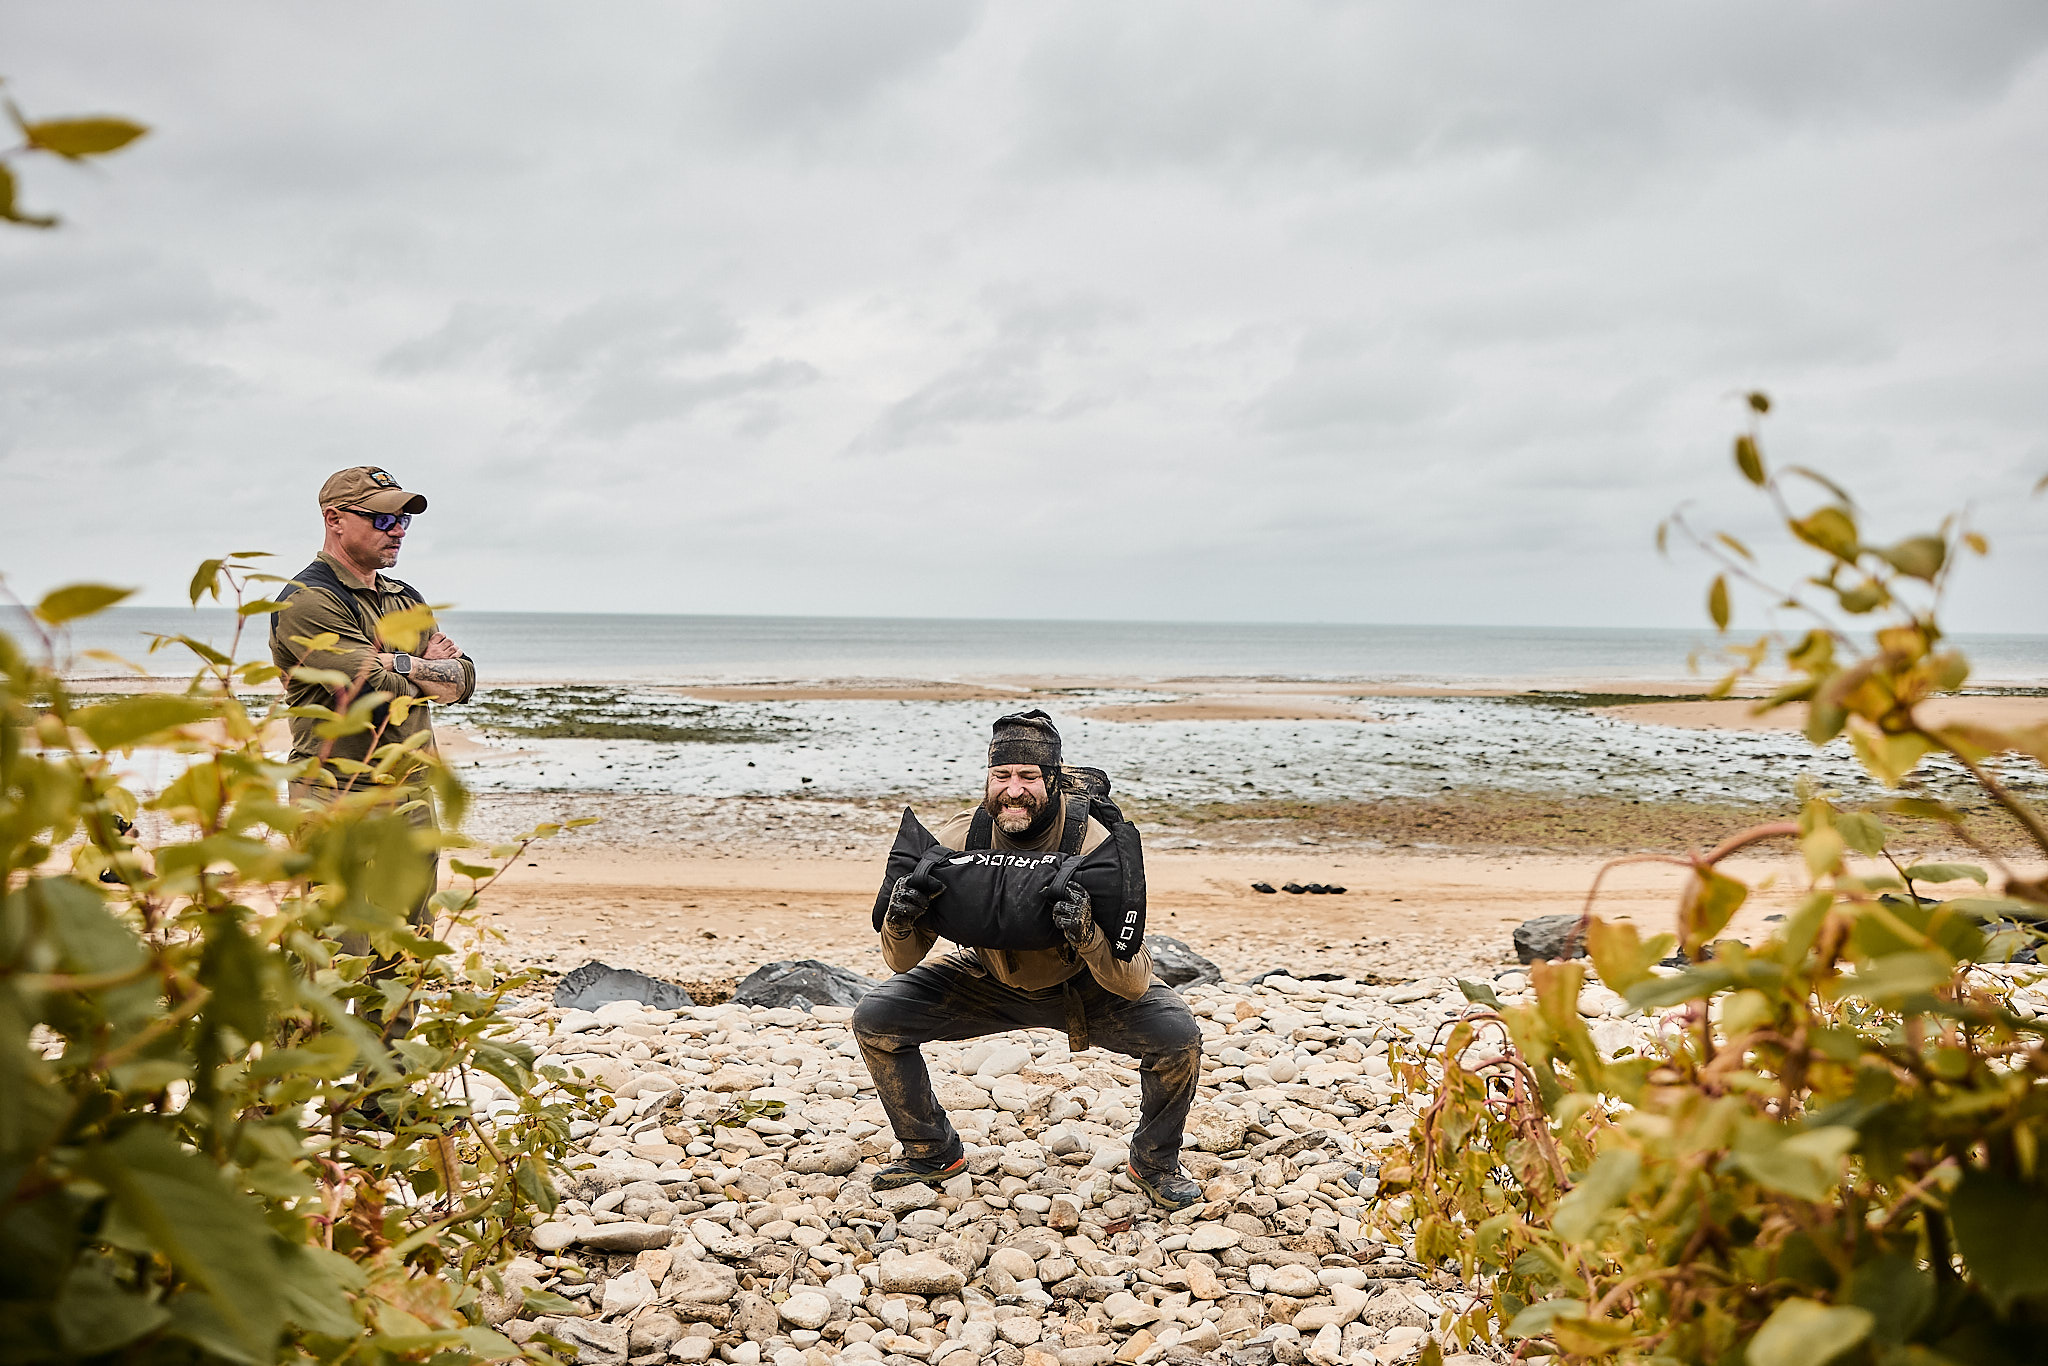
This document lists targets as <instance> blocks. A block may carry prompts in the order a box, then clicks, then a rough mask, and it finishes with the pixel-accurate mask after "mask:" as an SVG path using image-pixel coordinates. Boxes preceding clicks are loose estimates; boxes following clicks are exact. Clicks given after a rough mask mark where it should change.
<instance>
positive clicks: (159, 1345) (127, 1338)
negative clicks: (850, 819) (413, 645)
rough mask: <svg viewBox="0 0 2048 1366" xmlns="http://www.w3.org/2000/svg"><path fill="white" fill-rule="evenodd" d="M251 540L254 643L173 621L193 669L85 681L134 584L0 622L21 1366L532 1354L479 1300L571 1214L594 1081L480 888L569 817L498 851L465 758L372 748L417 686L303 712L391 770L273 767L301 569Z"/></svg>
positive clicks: (226, 587)
mask: <svg viewBox="0 0 2048 1366" xmlns="http://www.w3.org/2000/svg"><path fill="white" fill-rule="evenodd" d="M257 558H258V557H256V556H254V555H251V554H239V555H232V556H225V557H222V558H220V559H216V560H209V561H207V562H206V564H204V565H203V566H201V569H200V571H199V573H198V574H197V575H196V576H195V577H194V579H193V581H192V590H191V596H192V599H193V601H194V602H195V603H197V602H198V601H199V599H200V598H201V597H202V596H204V595H208V594H210V595H212V596H213V597H215V598H217V599H223V600H227V601H231V602H232V603H233V604H234V610H235V621H236V623H237V626H236V631H235V638H234V640H233V641H232V642H231V643H230V644H229V645H228V647H227V648H225V649H219V648H215V647H214V646H213V645H210V644H208V643H206V642H204V641H200V640H198V639H195V638H192V637H188V636H169V637H160V638H158V639H157V640H156V641H155V643H154V645H153V646H152V649H156V648H171V649H178V650H182V651H185V652H187V653H189V655H190V656H191V657H192V658H193V660H194V668H193V672H192V674H191V675H190V677H189V679H188V680H187V681H186V682H185V684H184V685H183V686H182V687H179V688H177V689H175V690H167V691H140V692H133V693H131V694H128V695H123V696H119V697H116V698H112V699H108V700H94V699H93V698H92V697H90V696H81V695H78V694H77V693H75V692H74V691H73V689H72V688H71V687H70V686H69V685H68V684H67V683H66V681H65V677H64V674H63V671H62V670H61V668H60V667H59V666H60V664H61V663H62V662H63V659H62V656H63V642H64V639H65V633H66V628H67V626H68V625H69V623H71V622H72V621H75V620H77V619H79V618H81V617H84V616H87V615H90V614H91V613H94V612H98V611H102V610H105V609H106V608H107V607H109V606H111V605H113V604H115V603H117V602H119V601H120V600H121V599H123V598H124V597H126V596H127V593H126V592H125V591H124V590H121V589H116V588H110V587H106V586H102V585H96V584H81V585H74V586H71V587H67V588H60V589H58V590H56V591H55V592H53V593H50V594H49V595H47V596H46V597H44V598H43V599H42V600H41V601H40V602H39V603H37V604H36V605H35V606H34V607H33V609H24V612H25V615H26V617H27V620H28V623H29V637H30V638H29V640H28V641H27V643H26V644H23V643H18V642H17V641H16V640H15V639H14V638H12V637H9V636H7V635H0V1097H4V1100H0V1249H4V1250H5V1253H6V1255H5V1257H4V1258H0V1361H7V1362H40V1361H74V1360H95V1359H105V1360H109V1361H112V1360H116V1359H118V1360H121V1361H137V1362H140V1361H159V1360H161V1361H177V1362H214V1361H218V1362H241V1363H254V1364H261V1363H269V1362H273V1361H280V1360H317V1361H341V1360H344V1359H346V1360H350V1361H356V1362H373V1363H374V1362H398V1361H426V1360H432V1361H434V1362H436V1363H441V1364H442V1366H455V1364H456V1363H460V1362H466V1361H481V1360H497V1359H504V1358H510V1357H516V1356H519V1355H522V1354H523V1349H522V1348H520V1347H519V1346H517V1345H515V1344H514V1343H512V1342H511V1341H509V1340H507V1339H506V1338H504V1337H502V1336H500V1335H499V1334H498V1333H497V1332H495V1331H493V1330H492V1329H491V1328H489V1327H488V1326H487V1325H486V1324H485V1323H483V1321H482V1319H481V1311H480V1307H479V1294H480V1292H481V1291H482V1290H483V1289H486V1288H489V1287H490V1286H491V1285H492V1284H493V1277H494V1276H495V1274H496V1268H498V1267H499V1266H501V1265H502V1264H503V1263H504V1262H506V1261H507V1260H509V1259H510V1257H511V1256H512V1255H513V1253H514V1250H515V1248H514V1244H515V1240H516V1239H517V1238H518V1237H519V1235H520V1232H521V1230H522V1229H524V1228H525V1227H527V1226H529V1225H530V1224H531V1223H533V1222H535V1221H536V1220H537V1219H539V1218H542V1217H545V1215H546V1214H547V1212H548V1211H550V1210H551V1209H552V1208H553V1207H554V1204H555V1199H556V1192H555V1180H556V1174H557V1171H558V1170H559V1167H560V1164H561V1162H562V1161H563V1160H564V1158H565V1156H566V1153H567V1151H568V1141H569V1124H570V1122H571V1119H572V1118H574V1117H576V1116H577V1115H579V1114H580V1113H581V1102H582V1098H583V1096H584V1094H585V1092H586V1090H587V1088H586V1087H585V1086H584V1085H583V1084H582V1083H580V1082H578V1081H576V1080H574V1079H570V1078H566V1077H563V1076H561V1075H560V1074H559V1071H558V1070H550V1071H549V1073H548V1075H545V1076H542V1075H536V1071H535V1065H534V1054H533V1052H532V1050H531V1049H529V1048H528V1047H527V1046H526V1045H525V1044H524V1043H522V1042H520V1041H518V1040H517V1039H516V1038H515V1037H514V1028H515V1026H514V1021H513V1020H512V1019H511V1018H509V1017H508V1016H507V1015H506V1013H505V1011H506V1008H507V1006H508V1004H509V1002H508V995H509V994H510V993H513V992H516V991H518V990H519V989H521V988H523V987H526V986H528V985H530V983H531V980H532V978H531V975H530V974H527V973H522V972H511V971H508V970H507V969H505V968H503V967H501V966H498V965H496V964H495V963H494V962H493V961H492V959H491V957H490V955H489V936H488V934H486V933H485V931H484V929H483V927H482V925H481V924H480V921H479V915H478V908H479V896H480V894H481V893H483V892H484V891H485V890H486V889H487V888H488V887H489V885H490V884H491V882H492V881H493V880H494V879H495V878H496V877H497V876H499V875H500V873H501V872H502V871H503V870H504V869H505V868H506V867H507V866H509V865H510V864H511V863H512V862H513V861H515V860H516V859H518V858H519V856H520V855H521V854H522V853H523V852H524V851H525V849H526V848H527V846H528V845H529V844H530V843H531V842H532V841H534V840H537V839H544V838H546V837H548V836H549V835H552V834H554V833H556V832H557V830H558V829H559V828H560V827H557V826H553V825H543V826H540V827H537V828H536V829H534V830H532V831H530V832H528V833H527V834H525V835H523V836H521V837H519V838H518V839H516V840H513V841H510V842H508V843H506V844H504V845H500V846H498V847H495V848H492V849H489V850H478V849H472V848H470V847H469V846H468V843H467V841H466V840H464V839H463V838H462V837H461V836H459V835H458V834H455V833H453V830H454V828H455V827H456V826H457V825H458V824H459V821H460V819H461V814H462V810H463V805H464V793H463V790H462V788H461V786H460V784H458V783H457V782H456V781H455V779H454V778H453V777H452V775H450V774H449V773H448V772H447V770H446V769H445V768H443V767H442V766H441V765H440V764H439V763H438V762H437V761H435V759H434V758H433V756H432V755H431V754H430V753H426V752H424V751H422V750H421V749H420V748H418V747H417V746H416V745H414V744H396V743H392V744H382V743H377V742H379V741H381V739H382V728H384V727H388V726H389V725H391V724H392V722H393V718H394V717H395V716H396V715H398V714H401V713H402V709H403V708H404V707H405V706H406V705H407V704H408V703H409V701H410V699H404V698H390V697H385V696H382V695H378V694H374V693H364V692H362V691H360V690H359V689H353V690H352V689H350V688H348V687H346V686H343V687H342V688H341V691H340V694H339V695H338V696H337V698H336V705H335V706H333V707H331V708H327V707H316V708H310V709H301V710H300V711H299V712H297V713H296V714H298V715H301V716H306V717H309V718H310V719H313V720H314V721H316V722H317V725H318V733H319V734H320V735H321V736H322V737H324V738H325V739H327V740H328V741H329V742H330V743H331V742H332V741H333V740H336V739H339V738H341V737H344V736H348V735H355V734H361V733H364V732H366V731H368V732H372V740H373V744H372V752H371V755H370V758H369V760H368V761H367V762H359V763H352V764H344V763H342V761H340V760H335V759H331V758H324V757H315V758H312V759H307V760H303V761H299V762H285V761H282V760H280V759H278V758H277V757H275V756H274V755H273V754H272V753H271V752H270V751H269V750H268V749H267V748H266V745H265V743H264V736H265V733H266V731H274V729H275V728H276V727H278V726H280V725H281V724H282V721H283V719H284V709H283V707H282V704H281V702H279V701H278V700H277V698H276V696H275V694H274V693H267V692H262V691H259V690H262V689H265V688H266V687H267V686H268V685H270V684H273V683H275V682H276V681H277V678H278V671H277V669H276V667H275V666H274V665H272V664H271V663H269V662H268V661H255V662H238V660H237V651H238V648H239V646H240V642H241V636H242V628H243V626H245V625H246V624H247V623H250V622H252V621H256V622H261V621H264V620H265V619H266V614H267V613H268V612H269V611H270V610H271V609H272V608H273V607H274V606H275V603H274V602H273V601H272V600H270V599H269V598H266V597H257V596H254V595H253V594H252V592H251V591H250V590H251V589H252V588H253V587H254V586H255V585H259V584H275V583H278V582H280V580H278V579H276V578H275V576H270V575H265V574H262V573H260V572H258V571H257V569H256V568H255V564H256V560H257ZM404 624H405V623H402V622H393V623H391V625H392V627H393V628H394V629H396V628H398V627H400V626H403V625H404ZM346 682H347V681H346V680H343V683H344V684H346ZM387 704H388V705H387ZM380 708H381V709H380ZM138 775H154V777H153V779H152V783H151V786H149V787H144V786H143V785H142V784H141V782H140V781H139V780H138ZM293 781H300V782H313V783H316V784H319V783H325V784H328V785H330V786H331V788H332V789H333V790H332V791H331V793H330V795H329V796H328V797H327V798H326V799H324V800H320V801H313V800H301V801H297V802H294V801H288V800H286V798H285V795H284V794H285V790H286V785H287V784H288V783H291V782H293ZM429 803H431V804H432V805H434V806H436V807H438V809H439V811H440V813H441V817H442V821H441V823H440V824H439V825H437V824H436V823H435V822H433V821H430V820H423V819H421V816H422V813H423V811H424V809H425V807H426V805H427V804H429ZM576 823H578V824H580V823H582V822H576ZM442 850H447V851H449V852H450V853H451V854H452V857H451V858H450V862H449V866H450V867H451V869H452V870H453V872H454V874H455V875H456V885H454V886H452V887H450V888H448V889H446V890H440V891H434V890H433V888H432V885H431V882H430V878H431V872H430V870H431V866H432V864H431V856H432V855H435V854H436V853H438V852H440V851H442ZM423 899H425V902H426V905H427V907H428V908H429V915H428V917H427V919H426V921H425V922H423V923H415V922H414V921H413V920H412V919H410V918H409V913H410V912H412V911H413V908H415V907H416V906H418V905H419V904H420V903H421V902H422V900H423ZM531 1354H532V1355H536V1356H538V1355H539V1351H538V1349H534V1350H533V1351H532V1353H531Z"/></svg>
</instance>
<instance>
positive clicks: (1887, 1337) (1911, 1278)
mask: <svg viewBox="0 0 2048 1366" xmlns="http://www.w3.org/2000/svg"><path fill="white" fill-rule="evenodd" d="M1843 1290H1844V1294H1843V1298H1844V1299H1846V1300H1848V1301H1849V1302H1850V1303H1851V1304H1855V1305H1858V1306H1860V1307H1862V1308H1864V1309H1868V1310H1869V1311H1870V1315H1871V1318H1872V1320H1873V1328H1872V1336H1873V1337H1875V1338H1876V1339H1877V1340H1878V1341H1879V1342H1883V1343H1903V1342H1905V1341H1906V1340H1907V1339H1909V1338H1911V1337H1912V1336H1913V1334H1915V1333H1917V1332H1919V1331H1920V1326H1921V1325H1922V1324H1924V1323H1926V1322H1927V1319H1928V1316H1929V1315H1930V1314H1932V1313H1933V1312H1934V1276H1933V1274H1932V1273H1931V1272H1929V1271H1927V1270H1925V1269H1924V1268H1922V1267H1921V1265H1920V1259H1919V1258H1918V1257H1915V1256H1913V1255H1912V1254H1910V1253H1905V1252H1893V1253H1889V1254H1887V1255H1885V1256H1882V1257H1874V1258H1872V1259H1871V1260H1869V1261H1867V1262H1859V1263H1857V1265H1856V1267H1855V1269H1854V1270H1853V1271H1851V1272H1850V1274H1849V1283H1848V1285H1846V1286H1844V1287H1843Z"/></svg>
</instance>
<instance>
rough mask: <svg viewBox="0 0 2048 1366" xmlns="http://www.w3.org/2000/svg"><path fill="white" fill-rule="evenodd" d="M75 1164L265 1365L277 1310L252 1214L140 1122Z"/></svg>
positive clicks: (263, 1233)
mask: <svg viewBox="0 0 2048 1366" xmlns="http://www.w3.org/2000/svg"><path fill="white" fill-rule="evenodd" d="M84 1165H85V1167H86V1169H87V1171H88V1172H89V1173H90V1174H91V1175H92V1177H93V1179H94V1180H96V1181H98V1182H99V1183H100V1184H101V1185H102V1186H104V1187H106V1188H107V1191H108V1193H109V1194H110V1195H111V1197H112V1203H113V1210H114V1213H115V1214H116V1215H117V1216H118V1217H119V1218H120V1219H121V1220H122V1221H123V1222H124V1223H126V1224H127V1225H129V1226H130V1227H132V1228H133V1229H135V1230H136V1231H137V1232H139V1233H140V1234H141V1236H142V1237H143V1239H144V1240H146V1242H147V1243H148V1245H149V1246H150V1247H151V1248H153V1249H155V1251H157V1252H158V1253H159V1254H161V1255H162V1256H163V1258H164V1259H165V1260H166V1261H168V1262H169V1263H170V1264H171V1265H172V1267H174V1268H175V1269H176V1270H177V1273H178V1275H179V1277H180V1278H181V1279H183V1280H184V1281H185V1282H186V1283H187V1284H189V1285H191V1286H192V1287H193V1288H194V1289H195V1290H197V1291H198V1292H199V1293H201V1294H202V1295H203V1296H204V1297H205V1300H206V1307H207V1309H209V1310H210V1311H211V1313H212V1315H213V1316H215V1317H217V1318H218V1320H219V1321H220V1324H221V1325H222V1327H223V1328H224V1329H225V1331H226V1333H227V1334H228V1336H229V1337H230V1338H231V1340H232V1341H233V1342H234V1343H235V1344H238V1345H239V1346H240V1347H241V1348H242V1350H243V1352H244V1353H245V1354H246V1358H247V1359H248V1360H251V1361H255V1362H262V1363H268V1362H269V1361H270V1360H271V1359H272V1357H273V1356H274V1355H275V1354H276V1351H277V1343H278V1339H279V1337H280V1336H281V1335H282V1334H283V1332H284V1314H283V1306H282V1305H281V1304H280V1303H279V1301H278V1298H277V1296H276V1294H275V1293H274V1290H273V1287H274V1286H275V1284H276V1281H277V1278H278V1274H279V1268H278V1261H277V1255H276V1253H275V1252H274V1251H273V1250H272V1241H273V1235H272V1234H271V1232H270V1226H269V1225H268V1224H267V1223H266V1222H265V1221H264V1218H263V1215H262V1213H261V1211H260V1210H258V1208H257V1207H256V1206H255V1205H254V1204H253V1203H252V1202H251V1201H250V1200H249V1199H248V1198H247V1197H246V1196H244V1195H243V1194H242V1193H241V1192H240V1191H237V1190H235V1189H233V1188H232V1187H230V1186H229V1185H228V1184H227V1182H226V1181H225V1180H223V1179H222V1177H221V1174H220V1172H219V1171H218V1170H217V1169H216V1168H215V1167H214V1166H213V1165H212V1164H211V1163H209V1162H207V1161H206V1160H205V1159H204V1158H201V1157H199V1156H198V1155H197V1154H194V1153H190V1152H187V1151H185V1150H184V1149H183V1148H180V1147H179V1146H178V1145H177V1143H176V1142H175V1141H174V1140H173V1139H172V1138H171V1137H170V1136H169V1135H168V1134H166V1133H164V1132H163V1131H162V1130H160V1129H157V1128H154V1127H151V1126H148V1125H141V1126H138V1127H136V1128H133V1129H130V1130H128V1132H126V1133H124V1134H122V1135H121V1136H120V1137H119V1138H117V1139H115V1140H114V1141H113V1142H111V1143H107V1144H103V1145H101V1146H99V1147H97V1148H94V1149H92V1150H90V1152H89V1153H88V1154H87V1156H86V1159H85V1163H84ZM174 1312H175V1309H174Z"/></svg>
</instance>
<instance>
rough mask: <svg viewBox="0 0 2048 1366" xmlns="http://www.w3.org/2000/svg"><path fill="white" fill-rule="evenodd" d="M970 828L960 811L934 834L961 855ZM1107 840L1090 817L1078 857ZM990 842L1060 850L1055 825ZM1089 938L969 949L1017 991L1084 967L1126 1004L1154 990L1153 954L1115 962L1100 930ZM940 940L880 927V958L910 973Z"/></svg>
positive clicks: (969, 818) (919, 929)
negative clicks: (1022, 840) (1023, 838)
mask: <svg viewBox="0 0 2048 1366" xmlns="http://www.w3.org/2000/svg"><path fill="white" fill-rule="evenodd" d="M973 824H974V812H972V811H963V812H961V813H960V814H959V815H957V816H955V817H953V819H951V820H949V821H947V822H946V823H945V824H944V825H942V826H940V827H939V828H938V829H937V830H935V831H933V832H932V833H933V834H934V835H935V836H936V837H937V838H938V841H939V843H940V844H943V845H945V846H946V847H947V848H948V849H965V848H966V847H967V832H968V830H969V829H971V828H972V826H973ZM1108 838H1109V831H1108V830H1107V829H1105V828H1104V827H1103V826H1102V824H1101V823H1100V822H1099V821H1097V820H1095V819H1094V818H1093V817H1090V818H1089V821H1088V830H1087V833H1086V834H1084V835H1082V837H1081V852H1082V853H1084V854H1085V853H1088V852H1089V851H1091V850H1093V849H1094V848H1095V846H1096V845H1098V844H1101V843H1102V842H1103V841H1104V840H1106V839H1108ZM989 842H990V844H991V845H992V846H993V847H994V848H996V849H999V850H1003V851H1005V852H1008V853H1030V854H1046V853H1056V852H1058V850H1059V847H1060V822H1058V821H1054V822H1053V823H1052V826H1051V828H1050V829H1048V830H1047V831H1046V832H1045V833H1044V835H1042V836H1041V837H1039V838H1038V839H1037V840H1035V841H1033V842H1032V843H1030V844H1019V843H1017V842H1015V841H1014V840H1012V839H1010V838H1009V836H1007V835H1005V834H1004V833H1003V832H1002V831H1001V830H996V831H995V832H993V834H992V835H991V837H990V841H989ZM1088 935H1089V937H1088V940H1087V942H1086V943H1083V944H1079V945H1075V946H1073V947H1071V948H1052V949H973V950H970V952H971V953H972V954H973V956H974V958H975V960H976V962H977V963H978V965H979V966H980V967H981V969H982V970H983V971H984V972H986V973H988V975H989V976H991V977H993V978H995V979H996V980H997V981H998V982H1001V983H1002V984H1003V985H1004V986H1008V987H1016V988H1017V989H1018V990H1019V991H1038V990H1041V989H1043V988H1045V987H1053V986H1058V985H1059V984H1060V983H1061V982H1064V981H1067V980H1068V979H1069V978H1072V977H1075V976H1077V975H1079V973H1080V972H1081V969H1082V968H1083V967H1086V968H1087V970H1088V971H1089V972H1091V973H1093V974H1094V975H1095V980H1096V981H1098V982H1100V983H1102V985H1103V987H1104V989H1106V990H1108V991H1113V992H1115V993H1116V994H1117V995H1119V996H1122V997H1124V998H1125V999H1126V1000H1133V1001H1134V1000H1136V999H1137V998H1138V997H1140V996H1143V995H1144V994H1145V992H1146V991H1147V990H1148V989H1149V988H1150V987H1151V985H1152V953H1151V951H1150V950H1149V949H1144V948H1140V949H1139V950H1138V951H1137V952H1136V953H1135V954H1133V955H1131V958H1130V960H1129V961H1128V962H1118V961H1117V958H1116V955H1115V954H1113V953H1111V952H1110V946H1109V936H1108V935H1105V934H1104V933H1103V932H1102V927H1101V926H1099V925H1096V924H1095V923H1093V922H1092V921H1091V922H1090V923H1089V926H1088ZM938 939H939V936H938V935H937V934H936V933H934V932H933V931H932V930H929V929H927V928H925V926H924V925H923V924H921V923H920V924H917V925H912V926H911V927H910V928H909V929H908V930H906V931H905V932H903V933H902V934H897V933H895V932H894V931H893V930H892V929H891V928H890V926H889V923H888V922H887V921H884V922H882V958H883V960H884V961H885V962H887V963H888V964H889V970H890V971H891V972H908V971H909V970H910V969H912V968H914V967H916V966H917V965H918V964H919V963H922V962H923V961H924V958H925V955H926V954H928V953H930V952H931V950H932V945H933V944H935V943H937V942H938Z"/></svg>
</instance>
